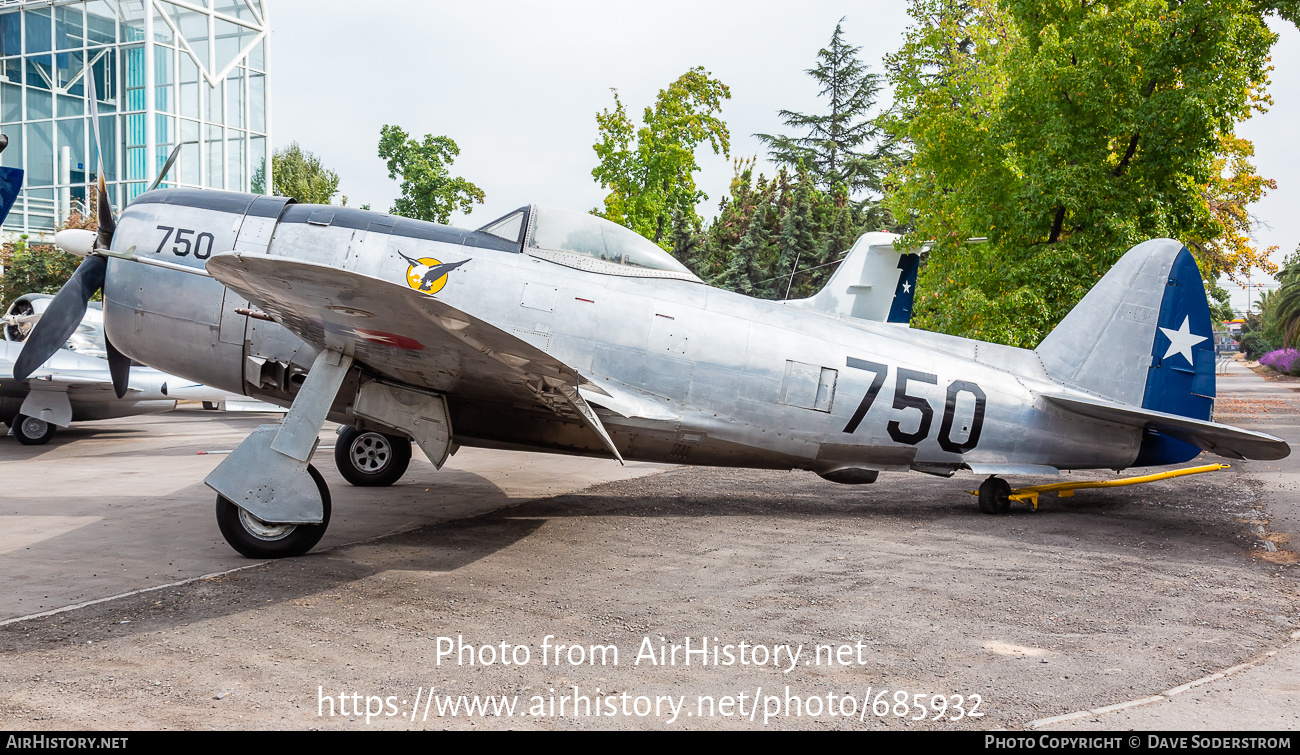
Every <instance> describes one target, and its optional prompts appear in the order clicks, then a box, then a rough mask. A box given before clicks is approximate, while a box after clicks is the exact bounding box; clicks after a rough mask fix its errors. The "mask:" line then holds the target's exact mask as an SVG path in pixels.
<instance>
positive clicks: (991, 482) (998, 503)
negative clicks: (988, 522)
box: [979, 477, 1011, 514]
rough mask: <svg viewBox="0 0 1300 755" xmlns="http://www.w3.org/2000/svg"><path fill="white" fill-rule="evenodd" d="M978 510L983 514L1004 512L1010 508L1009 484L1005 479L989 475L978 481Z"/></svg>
mask: <svg viewBox="0 0 1300 755" xmlns="http://www.w3.org/2000/svg"><path fill="white" fill-rule="evenodd" d="M979 498H980V511H983V512H984V513H985V514H1005V513H1007V512H1008V511H1010V510H1011V485H1010V484H1009V483H1007V481H1006V480H1003V479H999V478H997V477H990V478H988V479H987V480H985V481H984V482H982V483H980V496H979Z"/></svg>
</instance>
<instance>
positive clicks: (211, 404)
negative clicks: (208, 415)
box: [203, 401, 217, 412]
mask: <svg viewBox="0 0 1300 755" xmlns="http://www.w3.org/2000/svg"><path fill="white" fill-rule="evenodd" d="M203 408H204V409H206V410H207V411H210V412H215V411H216V410H217V402H215V401H204V402H203Z"/></svg>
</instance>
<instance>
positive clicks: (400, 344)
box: [324, 322, 424, 351]
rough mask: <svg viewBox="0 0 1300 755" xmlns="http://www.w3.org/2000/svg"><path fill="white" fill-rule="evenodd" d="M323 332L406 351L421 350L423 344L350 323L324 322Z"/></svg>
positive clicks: (394, 334)
mask: <svg viewBox="0 0 1300 755" xmlns="http://www.w3.org/2000/svg"><path fill="white" fill-rule="evenodd" d="M324 327H325V332H326V333H332V334H334V335H336V336H344V337H346V338H351V339H352V340H354V341H362V342H365V343H374V344H379V345H381V346H392V347H393V348H396V349H406V350H407V351H423V350H424V344H422V343H420V342H419V341H417V340H415V339H414V338H407V337H406V336H399V335H397V334H396V333H385V332H384V331H382V330H369V329H367V328H357V327H353V326H351V325H339V324H338V323H332V322H327V323H324Z"/></svg>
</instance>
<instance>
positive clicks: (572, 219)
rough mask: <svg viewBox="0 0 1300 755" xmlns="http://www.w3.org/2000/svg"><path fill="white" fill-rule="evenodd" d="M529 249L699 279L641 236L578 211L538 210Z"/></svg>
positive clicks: (546, 208)
mask: <svg viewBox="0 0 1300 755" xmlns="http://www.w3.org/2000/svg"><path fill="white" fill-rule="evenodd" d="M529 246H531V247H534V248H537V249H545V250H550V251H556V252H567V253H569V254H577V255H581V256H584V257H590V258H592V259H594V260H598V261H600V262H604V263H608V264H610V265H618V266H622V267H624V268H631V269H632V270H639V271H662V272H665V273H675V274H676V275H674V276H672V277H677V276H678V275H680V276H683V277H688V278H689V279H690V280H698V279H697V278H696V277H695V276H694V275H693V274H692V273H691V271H690V270H688V269H687V268H686V266H685V265H683V264H682V263H680V262H678V261H677V260H675V259H673V257H672V255H670V254H669V253H668V252H665V251H664V250H663V249H660V248H659V247H658V246H656V245H655V244H654V243H653V242H652V241H650V240H649V239H647V238H645V237H644V236H642V235H640V234H638V233H636V232H634V231H630V230H628V229H627V228H624V227H623V226H621V225H618V224H617V223H611V222H610V221H608V220H605V219H604V218H598V217H596V216H595V215H587V214H585V213H581V212H573V211H571V210H557V209H552V208H549V207H538V208H537V210H536V221H535V225H534V227H533V234H532V241H531V242H530V244H529ZM632 270H629V271H627V272H628V273H632ZM610 272H617V271H614V270H611V271H610ZM625 274H626V273H625ZM632 274H635V273H632Z"/></svg>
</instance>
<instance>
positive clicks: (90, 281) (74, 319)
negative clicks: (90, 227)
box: [14, 75, 131, 398]
mask: <svg viewBox="0 0 1300 755" xmlns="http://www.w3.org/2000/svg"><path fill="white" fill-rule="evenodd" d="M86 85H87V95H88V98H89V100H90V121H91V123H92V124H93V126H94V129H95V150H96V151H97V152H98V153H99V154H98V167H99V187H98V188H99V192H98V193H99V196H98V197H97V204H96V215H97V217H98V226H99V227H98V230H97V231H96V234H95V243H94V247H93V249H92V251H91V253H90V254H89V255H87V256H86V259H85V260H84V261H83V262H82V263H81V265H79V266H78V267H77V271H76V272H75V273H73V274H72V277H71V278H69V279H68V282H67V283H65V284H63V287H62V288H60V289H59V292H58V293H57V294H55V295H54V299H53V300H51V301H50V305H49V306H48V307H47V308H46V309H45V312H44V314H43V315H42V316H41V319H40V321H39V322H37V323H36V326H35V327H34V328H32V332H31V333H30V334H29V335H28V336H27V340H26V341H24V342H23V350H22V353H21V354H19V355H18V359H17V360H15V361H14V378H16V379H18V380H26V379H27V378H28V377H29V376H31V374H32V373H33V372H35V371H36V370H37V369H38V368H39V367H40V366H41V365H42V364H45V362H46V361H47V360H48V359H49V358H50V357H52V356H54V354H55V353H56V352H57V351H58V350H59V349H61V348H63V346H64V344H66V343H67V342H68V338H69V337H71V336H72V334H73V332H74V331H76V329H77V326H78V325H80V324H81V319H82V318H83V317H85V316H86V306H87V304H88V303H89V302H90V300H91V298H92V297H94V296H95V294H97V293H99V292H100V291H102V290H103V288H104V276H105V274H106V273H107V270H108V259H107V258H105V257H103V256H101V255H98V254H95V252H96V251H99V250H107V249H109V248H111V247H112V244H113V233H114V232H115V231H116V230H117V221H116V220H115V219H114V218H113V207H112V205H111V204H110V203H109V201H108V187H107V185H105V183H104V145H103V142H102V141H101V140H100V136H99V107H98V103H99V96H98V95H97V94H96V92H95V77H94V76H93V75H87V76H86ZM104 340H105V341H106V346H107V351H108V369H109V373H110V374H111V375H112V377H113V390H114V392H115V393H117V397H118V398H121V397H123V396H125V395H126V390H127V386H128V383H129V381H130V372H131V360H130V359H129V358H128V357H127V356H126V355H124V354H122V353H121V352H119V351H118V350H117V349H116V348H115V347H114V346H113V344H112V342H111V341H109V340H108V334H107V333H105V334H104Z"/></svg>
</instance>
